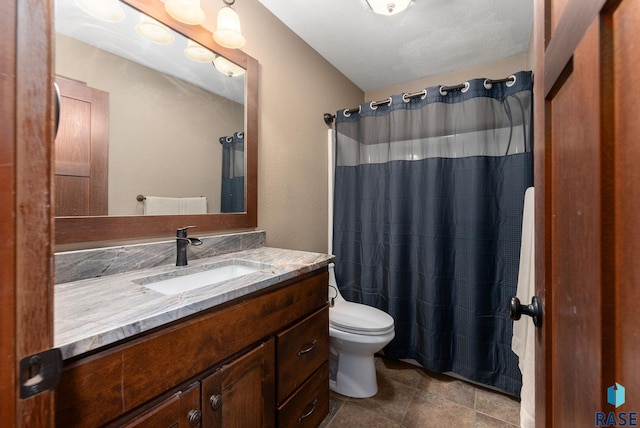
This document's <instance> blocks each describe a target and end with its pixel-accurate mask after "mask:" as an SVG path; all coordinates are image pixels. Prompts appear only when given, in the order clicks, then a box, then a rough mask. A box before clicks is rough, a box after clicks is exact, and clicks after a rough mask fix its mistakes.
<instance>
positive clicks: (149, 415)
mask: <svg viewBox="0 0 640 428" xmlns="http://www.w3.org/2000/svg"><path fill="white" fill-rule="evenodd" d="M201 419H202V413H201V411H200V383H199V382H196V383H193V384H191V385H190V386H189V387H188V388H187V389H186V390H184V391H179V392H176V393H175V394H173V395H172V396H171V397H169V398H168V399H166V400H165V401H163V402H161V403H160V404H158V405H156V406H154V407H153V408H151V409H150V410H148V411H147V412H145V413H143V414H142V415H140V417H138V418H135V419H134V420H132V421H131V422H129V423H127V424H125V425H122V426H123V427H127V428H133V427H135V428H143V427H148V428H165V427H166V428H194V427H200V426H201Z"/></svg>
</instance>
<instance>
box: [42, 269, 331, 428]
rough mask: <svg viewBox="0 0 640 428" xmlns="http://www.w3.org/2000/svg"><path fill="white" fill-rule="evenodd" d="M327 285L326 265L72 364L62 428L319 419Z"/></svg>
mask: <svg viewBox="0 0 640 428" xmlns="http://www.w3.org/2000/svg"><path fill="white" fill-rule="evenodd" d="M327 284H328V274H327V271H326V269H320V270H318V271H315V272H312V273H309V274H306V275H303V276H301V277H298V278H296V279H293V280H289V281H286V282H284V283H282V284H279V285H276V286H272V287H270V288H269V290H265V291H263V292H257V293H254V295H249V296H247V297H246V298H239V299H236V300H235V301H233V302H230V303H229V304H227V305H225V306H223V307H220V308H213V309H212V310H208V311H203V312H202V313H201V314H199V315H198V316H195V317H192V318H190V319H188V320H186V321H183V322H178V323H176V324H174V325H171V326H169V327H167V328H163V329H160V330H158V331H156V332H154V333H151V334H149V335H146V336H143V337H140V338H137V339H133V340H131V341H128V342H125V343H122V344H120V345H118V346H115V347H113V348H111V349H108V350H105V351H102V352H100V353H98V354H95V355H91V356H88V357H86V358H80V359H78V360H76V361H73V362H70V363H66V365H65V367H64V370H63V374H62V378H61V381H60V384H59V385H58V387H57V388H56V400H55V403H56V426H61V427H65V428H66V427H83V428H86V427H94V426H105V425H106V426H128V427H164V426H166V427H203V428H209V427H225V428H227V427H230V428H233V427H241V428H245V427H252V428H253V427H275V426H289V425H288V424H285V420H284V419H283V417H284V415H285V413H283V411H285V410H286V411H287V412H288V413H286V414H290V415H291V416H289V419H290V420H295V421H296V425H297V426H317V425H319V423H320V422H321V421H322V419H324V417H325V416H326V414H327V413H328V403H329V385H328V368H327V367H328V364H327V361H328V357H329V351H328V349H329V348H328V343H329V342H328V341H329V326H328V307H327V286H328V285H327ZM298 354H299V355H298ZM292 355H294V356H295V358H293V357H292ZM292 358H293V360H292V361H293V362H291V361H290V360H291V359H292ZM287 361H289V362H287ZM294 402H295V403H297V404H296V405H295V406H294V405H292V404H290V403H294ZM305 415H306V416H305ZM298 418H302V419H301V423H300V424H299V425H298V424H297V422H298ZM281 419H282V421H281ZM314 424H315V425H314Z"/></svg>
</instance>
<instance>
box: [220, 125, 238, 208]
mask: <svg viewBox="0 0 640 428" xmlns="http://www.w3.org/2000/svg"><path fill="white" fill-rule="evenodd" d="M219 141H220V144H222V184H221V192H220V212H222V213H241V212H244V133H243V132H235V133H234V134H233V136H229V137H220V139H219Z"/></svg>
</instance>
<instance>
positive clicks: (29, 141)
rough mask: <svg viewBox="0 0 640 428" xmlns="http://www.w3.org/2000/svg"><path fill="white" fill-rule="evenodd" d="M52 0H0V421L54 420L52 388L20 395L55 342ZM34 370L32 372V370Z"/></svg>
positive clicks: (7, 423) (25, 423)
mask: <svg viewBox="0 0 640 428" xmlns="http://www.w3.org/2000/svg"><path fill="white" fill-rule="evenodd" d="M52 9H53V6H52V2H50V1H48V0H30V1H18V0H3V1H2V2H0V40H1V42H0V94H2V95H1V97H0V98H1V99H0V128H1V129H2V132H0V231H1V232H2V234H1V235H2V239H1V240H0V355H1V357H0V373H1V379H0V421H2V425H3V426H10V427H46V426H53V393H52V392H50V391H44V392H42V393H40V394H38V395H35V396H32V397H29V398H21V396H20V386H21V385H23V384H26V383H28V382H29V383H34V384H37V381H38V379H37V377H36V376H33V377H32V378H31V379H26V377H21V376H20V371H19V363H20V361H21V360H22V359H24V358H26V357H28V356H29V355H32V354H35V353H37V352H41V351H44V350H46V349H49V348H51V347H52V346H53V315H52V309H53V269H52V266H53V242H52V236H53V221H52V209H51V206H52V204H51V202H52V197H51V175H50V174H51V166H50V162H51V157H52V153H51V148H52V141H53V108H52V107H53V100H54V91H53V78H52V76H53V71H52V64H51V61H49V60H48V59H50V58H51V57H52V46H51V40H50V36H51V14H52V13H53V10H52ZM33 374H35V372H33Z"/></svg>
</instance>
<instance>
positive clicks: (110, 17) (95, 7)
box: [76, 0, 124, 22]
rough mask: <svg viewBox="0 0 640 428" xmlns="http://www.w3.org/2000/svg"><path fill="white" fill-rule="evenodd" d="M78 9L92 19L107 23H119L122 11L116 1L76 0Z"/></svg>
mask: <svg viewBox="0 0 640 428" xmlns="http://www.w3.org/2000/svg"><path fill="white" fill-rule="evenodd" d="M76 4H77V5H78V7H79V8H80V9H82V10H83V11H85V12H86V13H87V14H89V15H91V16H93V17H94V18H98V19H101V20H103V21H107V22H120V21H122V20H123V19H124V11H123V10H122V7H120V4H119V2H118V1H117V0H76Z"/></svg>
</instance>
